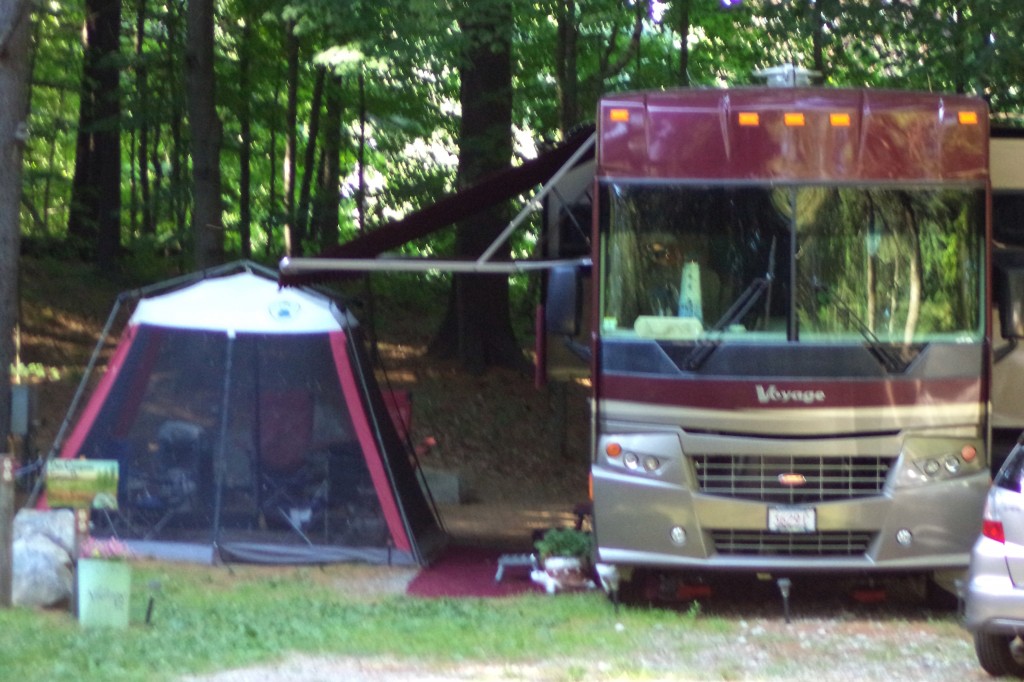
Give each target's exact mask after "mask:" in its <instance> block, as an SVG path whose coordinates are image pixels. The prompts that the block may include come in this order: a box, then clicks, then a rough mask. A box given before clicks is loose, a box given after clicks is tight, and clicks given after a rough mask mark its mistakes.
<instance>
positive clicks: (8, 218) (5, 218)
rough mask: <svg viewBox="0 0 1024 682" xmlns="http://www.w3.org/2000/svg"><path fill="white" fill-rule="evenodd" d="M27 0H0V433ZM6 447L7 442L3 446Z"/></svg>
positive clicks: (24, 107)
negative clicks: (0, 103)
mask: <svg viewBox="0 0 1024 682" xmlns="http://www.w3.org/2000/svg"><path fill="white" fill-rule="evenodd" d="M31 8H32V3H31V0H2V1H0V102H3V103H4V106H2V107H0V437H2V438H3V439H4V444H5V445H6V440H7V434H8V433H10V430H11V376H10V373H9V371H8V368H9V367H10V366H11V363H12V362H13V360H14V326H15V320H16V315H17V310H18V305H17V300H18V251H19V248H18V243H19V238H20V231H19V223H18V207H19V205H20V202H21V163H22V154H23V152H24V145H25V140H26V138H27V137H28V123H27V121H26V119H27V117H28V81H29V49H30V44H31V42H30V41H31ZM5 449H6V448H5Z"/></svg>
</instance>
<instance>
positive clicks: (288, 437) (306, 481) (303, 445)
mask: <svg viewBox="0 0 1024 682" xmlns="http://www.w3.org/2000/svg"><path fill="white" fill-rule="evenodd" d="M259 415H260V419H259V426H258V429H257V432H258V439H259V440H258V449H259V457H258V462H259V466H258V474H257V476H258V480H257V495H258V498H259V511H260V514H261V517H262V520H263V521H265V522H268V523H272V522H274V521H283V522H284V523H285V524H286V525H287V527H289V528H290V529H291V530H293V531H295V532H296V533H297V534H298V535H299V536H300V537H301V538H302V539H303V540H304V541H305V542H306V543H307V544H313V543H312V541H311V540H310V538H309V536H308V535H307V531H308V529H310V528H311V527H312V526H313V524H314V523H318V522H321V521H322V522H323V532H324V535H325V536H326V535H327V533H328V527H327V523H328V514H327V502H328V491H329V488H330V486H329V477H328V475H327V474H328V472H327V466H328V460H327V459H326V457H320V456H317V453H315V452H312V451H311V446H312V435H313V415H314V409H313V398H312V396H311V395H310V394H309V392H308V391H304V390H298V389H290V390H281V391H267V392H264V393H263V394H261V396H260V405H259Z"/></svg>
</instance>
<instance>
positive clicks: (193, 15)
mask: <svg viewBox="0 0 1024 682" xmlns="http://www.w3.org/2000/svg"><path fill="white" fill-rule="evenodd" d="M187 19H188V48H187V57H186V63H187V73H188V79H187V81H188V84H187V87H188V120H189V130H190V132H191V145H192V182H193V191H194V193H195V208H194V209H193V213H192V233H193V238H194V239H195V245H194V246H195V251H194V254H195V264H196V266H197V267H199V268H204V267H209V266H211V265H218V264H220V263H222V262H223V261H224V229H223V226H222V216H221V214H222V198H221V183H220V145H221V125H220V119H219V118H218V117H217V98H216V87H215V86H216V76H215V73H214V63H213V55H214V41H213V28H214V2H213V0H189V2H188V14H187Z"/></svg>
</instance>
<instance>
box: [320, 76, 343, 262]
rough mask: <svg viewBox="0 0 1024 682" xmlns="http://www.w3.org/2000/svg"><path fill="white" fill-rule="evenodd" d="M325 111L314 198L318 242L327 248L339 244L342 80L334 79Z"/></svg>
mask: <svg viewBox="0 0 1024 682" xmlns="http://www.w3.org/2000/svg"><path fill="white" fill-rule="evenodd" d="M326 99H327V110H326V112H325V113H324V143H323V155H322V156H321V159H322V161H321V163H320V171H319V173H318V174H317V189H316V198H315V199H314V201H313V232H314V233H315V234H316V240H317V244H319V245H320V248H321V249H323V248H326V247H328V246H331V245H333V244H337V243H338V209H339V208H340V203H341V199H340V195H339V191H340V189H341V164H340V160H341V114H342V106H341V79H340V78H338V77H337V76H334V77H332V78H331V82H330V84H329V86H328V88H327V98H326Z"/></svg>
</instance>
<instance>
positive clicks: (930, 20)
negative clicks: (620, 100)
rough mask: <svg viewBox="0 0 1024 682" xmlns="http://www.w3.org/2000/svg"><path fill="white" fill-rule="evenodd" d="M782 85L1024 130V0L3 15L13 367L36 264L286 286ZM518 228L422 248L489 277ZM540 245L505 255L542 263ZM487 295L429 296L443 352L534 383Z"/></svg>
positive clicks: (223, 4) (2, 214)
mask: <svg viewBox="0 0 1024 682" xmlns="http://www.w3.org/2000/svg"><path fill="white" fill-rule="evenodd" d="M784 63H789V64H796V65H800V66H803V67H806V68H809V69H813V70H815V71H817V72H819V73H820V74H821V77H822V81H823V82H824V84H826V85H832V86H872V87H885V88H900V89H917V90H932V91H949V92H958V93H969V94H976V95H980V96H983V97H985V98H986V99H987V100H988V102H989V104H990V107H991V111H992V116H993V125H999V126H1020V125H1022V123H1024V92H1022V90H1021V83H1020V76H1021V74H1024V3H1021V2H1020V0H985V1H982V0H974V1H964V0H548V1H532V2H531V1H526V0H373V1H372V2H371V1H366V0H289V1H287V2H286V1H282V0H168V1H165V2H158V1H156V0H82V1H75V2H68V1H65V0H0V367H5V368H7V367H13V365H14V363H15V359H16V356H17V349H16V342H15V341H16V338H17V333H16V331H17V327H18V322H19V315H20V310H19V295H18V269H19V266H18V261H19V255H20V254H29V255H45V256H47V257H56V258H60V259H68V260H75V261H84V262H85V263H87V264H90V265H92V266H93V267H94V268H95V272H96V276H97V277H111V276H115V275H116V276H122V277H126V278H128V279H129V280H131V281H143V282H144V281H155V280H157V279H160V278H162V277H164V276H166V275H167V274H170V273H174V272H187V271H191V270H195V269H199V268H203V267H207V266H211V265H216V264H219V263H222V262H225V261H230V260H234V259H237V258H250V259H253V260H256V261H260V262H264V263H267V264H270V265H276V263H277V262H278V260H279V259H280V258H281V257H282V256H286V255H293V256H299V255H304V254H306V255H309V254H316V253H319V252H322V251H323V250H324V249H326V248H329V247H330V246H332V245H337V244H339V243H345V242H347V241H349V240H352V239H353V238H355V237H356V236H358V235H360V234H363V233H366V232H367V231H372V230H374V229H377V228H379V227H381V226H382V225H385V224H387V223H389V222H391V221H395V220H398V219H400V218H402V217H403V216H406V215H408V214H410V213H411V212H413V211H416V210H418V209H421V208H423V207H425V206H429V205H431V204H432V203H433V202H435V201H437V200H438V199H439V198H441V197H443V196H446V195H449V194H451V193H452V192H454V191H456V190H457V189H459V188H463V187H466V186H470V185H472V184H473V183H474V182H476V181H478V180H480V179H481V178H484V177H487V176H488V175H489V174H492V173H493V172H495V171H498V170H501V169H503V168H506V167H508V166H509V165H515V164H519V163H522V162H523V161H524V160H526V159H529V158H533V157H535V156H536V155H537V154H538V153H540V152H541V151H543V150H544V149H546V148H549V147H550V146H552V145H554V144H557V143H558V142H559V141H562V140H565V139H566V138H567V137H568V136H569V135H571V133H572V132H573V131H575V130H577V129H578V128H579V127H580V126H581V125H584V124H586V123H587V122H588V121H590V120H591V119H592V117H593V112H594V111H595V107H596V102H597V100H598V98H599V96H601V95H602V94H604V93H607V92H614V91H622V90H638V89H647V88H656V89H662V88H668V87H707V86H711V87H714V86H726V85H742V84H747V83H750V82H752V79H753V73H754V72H755V71H756V70H758V69H761V68H765V67H770V66H774V65H778V64H784ZM509 217H510V207H509V206H497V207H495V208H493V209H490V210H487V211H484V212H482V213H481V214H479V215H476V216H473V217H471V218H469V219H467V220H464V221H462V222H460V223H459V224H458V225H457V226H455V227H454V229H449V230H443V231H441V232H439V233H437V234H436V235H435V236H433V237H431V238H429V239H421V240H417V241H415V242H412V243H410V244H407V245H405V246H404V247H402V248H403V250H404V252H405V253H408V254H414V255H420V256H438V255H444V256H456V257H458V256H463V257H466V256H473V257H475V256H477V255H479V253H481V252H482V251H483V249H484V248H485V247H486V245H487V244H489V243H490V241H491V239H492V238H493V237H494V235H496V234H498V233H499V232H500V231H501V230H502V229H503V228H504V226H505V224H506V222H507V220H508V218H509ZM537 227H538V226H536V225H528V226H527V229H525V230H523V231H521V233H520V234H518V235H517V236H516V237H515V239H513V240H511V241H510V242H509V243H507V244H505V245H504V247H503V248H502V249H501V250H500V251H499V253H498V254H497V257H499V258H508V257H512V256H515V257H528V256H529V255H531V254H532V253H533V251H534V247H535V244H536V234H537ZM469 277H473V276H470V275H455V276H452V275H444V274H438V275H424V276H422V277H421V278H419V281H417V282H414V285H415V286H429V287H436V291H437V292H438V296H442V297H445V298H446V299H447V306H448V313H447V314H446V315H444V316H443V318H442V322H441V323H440V325H439V328H438V329H437V330H436V333H435V335H434V338H433V342H432V344H431V350H432V352H433V353H434V354H436V355H437V356H438V357H453V358H455V359H456V360H457V361H458V362H460V363H461V364H462V365H463V366H464V367H465V368H467V369H469V370H471V371H473V372H481V371H483V370H484V369H485V368H487V367H489V366H516V365H519V364H521V363H523V362H524V360H523V355H522V352H521V347H522V346H521V343H520V342H519V340H518V339H517V338H516V332H515V331H514V328H513V324H512V323H511V320H512V319H513V318H515V317H517V316H523V315H525V316H528V315H530V314H532V313H530V312H529V311H531V310H532V301H530V299H531V297H535V296H536V287H534V286H531V284H530V282H529V281H528V280H520V279H511V280H510V279H509V278H504V277H493V276H492V277H485V278H480V279H475V280H470V279H468V278H469ZM400 281H401V282H405V283H406V284H405V285H408V282H409V281H410V280H409V279H403V280H400ZM466 284H469V286H466ZM10 382H11V375H10V374H8V373H7V372H0V433H7V432H8V431H9V427H10V424H9V415H10V391H9V385H10Z"/></svg>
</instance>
